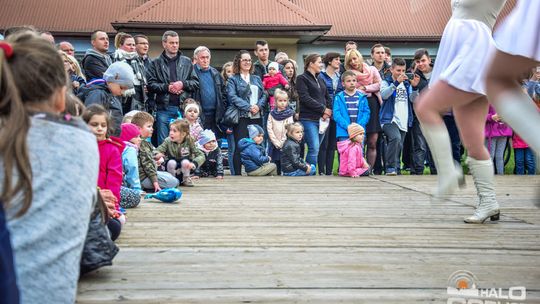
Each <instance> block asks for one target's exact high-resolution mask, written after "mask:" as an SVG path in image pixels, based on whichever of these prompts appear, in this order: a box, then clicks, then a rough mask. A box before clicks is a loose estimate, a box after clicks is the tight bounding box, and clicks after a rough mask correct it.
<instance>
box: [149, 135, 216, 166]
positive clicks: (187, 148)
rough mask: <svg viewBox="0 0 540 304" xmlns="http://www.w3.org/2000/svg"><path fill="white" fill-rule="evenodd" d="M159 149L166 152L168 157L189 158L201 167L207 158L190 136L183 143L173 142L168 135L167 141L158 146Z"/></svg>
mask: <svg viewBox="0 0 540 304" xmlns="http://www.w3.org/2000/svg"><path fill="white" fill-rule="evenodd" d="M157 151H158V152H160V153H163V154H165V157H166V158H167V159H176V160H181V159H185V158H187V159H189V160H190V161H192V162H193V163H194V164H195V167H196V168H199V167H200V166H201V165H202V164H203V163H204V161H205V160H206V157H205V156H204V153H203V152H202V151H201V150H199V149H197V147H195V144H194V143H193V140H192V139H191V138H189V137H187V138H186V140H184V142H183V143H181V144H178V143H175V142H172V141H171V139H170V138H168V137H167V138H166V139H165V141H163V143H162V144H161V145H159V147H157ZM196 168H195V169H196Z"/></svg>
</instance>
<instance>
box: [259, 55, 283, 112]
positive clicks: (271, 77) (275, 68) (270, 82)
mask: <svg viewBox="0 0 540 304" xmlns="http://www.w3.org/2000/svg"><path fill="white" fill-rule="evenodd" d="M263 86H264V89H265V90H266V91H267V92H268V96H270V98H269V99H268V102H269V104H270V109H271V110H273V109H274V107H275V103H274V93H275V91H276V89H283V88H285V89H287V90H288V89H289V82H288V81H287V79H285V77H283V75H281V72H280V71H279V64H278V63H277V62H272V63H270V64H269V65H268V74H265V75H264V76H263Z"/></svg>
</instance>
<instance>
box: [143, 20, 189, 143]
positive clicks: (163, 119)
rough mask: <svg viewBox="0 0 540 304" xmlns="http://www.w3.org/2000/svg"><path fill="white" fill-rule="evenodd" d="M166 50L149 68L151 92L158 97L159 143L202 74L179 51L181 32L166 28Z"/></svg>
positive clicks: (148, 79) (157, 123)
mask: <svg viewBox="0 0 540 304" xmlns="http://www.w3.org/2000/svg"><path fill="white" fill-rule="evenodd" d="M162 45H163V49H164V51H163V53H161V55H160V56H159V57H157V58H156V59H154V60H153V61H152V63H151V64H150V67H149V68H148V70H147V71H146V79H147V81H148V92H149V93H154V94H156V95H155V98H156V106H157V113H156V127H157V136H158V145H159V144H161V143H162V142H163V140H165V138H166V137H167V136H168V133H169V123H170V121H171V120H173V119H176V118H178V117H179V116H180V115H181V114H180V106H181V105H182V103H183V101H184V100H185V99H186V98H188V97H191V96H192V95H193V93H194V92H195V91H197V90H198V89H199V78H198V77H197V74H196V73H195V71H194V69H193V65H192V64H191V60H190V59H189V58H188V57H186V56H183V55H182V53H181V52H180V51H179V48H180V38H179V36H178V33H176V32H173V31H166V32H165V33H164V34H163V37H162Z"/></svg>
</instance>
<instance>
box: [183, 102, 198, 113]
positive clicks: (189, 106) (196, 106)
mask: <svg viewBox="0 0 540 304" xmlns="http://www.w3.org/2000/svg"><path fill="white" fill-rule="evenodd" d="M191 108H195V109H196V110H197V113H200V110H199V106H198V105H197V104H195V103H188V104H187V105H186V107H185V108H184V113H186V112H187V111H188V110H189V109H191Z"/></svg>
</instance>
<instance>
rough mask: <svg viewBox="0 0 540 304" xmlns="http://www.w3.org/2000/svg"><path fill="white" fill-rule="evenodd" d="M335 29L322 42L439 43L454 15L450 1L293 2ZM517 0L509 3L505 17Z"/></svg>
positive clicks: (315, 0)
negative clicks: (404, 41)
mask: <svg viewBox="0 0 540 304" xmlns="http://www.w3.org/2000/svg"><path fill="white" fill-rule="evenodd" d="M290 1H291V2H293V3H295V4H297V5H298V6H300V7H302V8H304V9H305V10H307V11H309V12H311V13H313V14H314V15H316V16H317V17H319V18H320V19H321V21H322V22H323V23H329V24H332V28H331V29H330V31H329V32H328V33H326V35H324V37H321V39H320V40H356V41H374V40H385V41H392V40H399V41H403V40H411V41H418V40H424V41H426V40H428V41H438V40H440V38H441V36H442V33H443V31H444V27H445V26H446V23H447V22H448V20H449V19H450V16H451V15H452V11H451V7H450V0H379V1H373V0H356V1H354V2H356V5H355V6H351V2H353V1H351V0H332V2H331V4H330V3H329V2H328V1H327V0H290ZM515 2H516V1H515V0H509V1H508V2H507V4H506V5H505V7H504V8H503V11H502V12H501V15H500V18H499V19H501V18H504V16H506V15H507V14H508V13H509V12H510V11H511V9H512V8H513V6H514V5H515Z"/></svg>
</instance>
